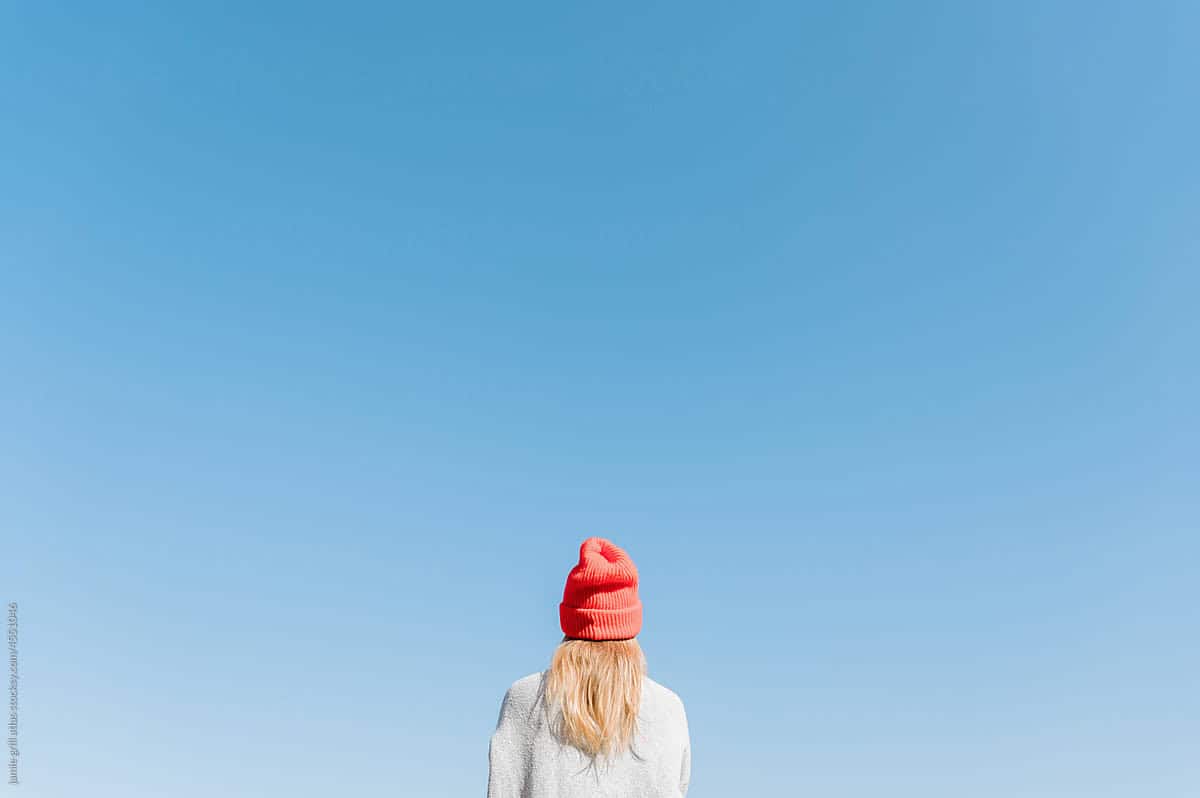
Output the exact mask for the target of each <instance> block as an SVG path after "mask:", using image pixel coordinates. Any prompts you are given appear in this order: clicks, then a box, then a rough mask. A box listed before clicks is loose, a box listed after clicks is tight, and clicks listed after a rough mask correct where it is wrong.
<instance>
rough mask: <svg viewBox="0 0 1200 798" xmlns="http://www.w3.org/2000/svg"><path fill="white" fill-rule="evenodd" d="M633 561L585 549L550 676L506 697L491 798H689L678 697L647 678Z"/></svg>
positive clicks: (494, 748)
mask: <svg viewBox="0 0 1200 798" xmlns="http://www.w3.org/2000/svg"><path fill="white" fill-rule="evenodd" d="M637 588H638V574H637V568H635V567H634V565H633V561H632V560H630V559H629V556H628V555H627V554H626V553H625V552H624V551H622V550H621V549H620V548H618V547H617V546H614V545H613V544H612V543H610V542H609V541H607V540H604V539H603V538H588V539H587V540H585V541H584V542H583V544H582V545H581V546H580V547H579V564H578V565H576V566H575V567H574V568H572V569H571V572H570V574H568V575H567V586H566V589H565V590H564V591H563V601H562V604H560V605H559V607H558V616H559V622H560V623H561V625H562V630H563V634H564V635H566V637H564V638H563V641H562V643H561V644H559V646H558V649H557V650H556V651H555V652H554V657H553V658H552V659H551V661H550V668H549V670H547V671H545V672H544V673H535V674H532V675H530V676H526V677H525V678H524V679H520V680H519V681H517V682H515V683H514V684H513V686H512V687H510V688H509V689H508V692H507V693H506V694H505V696H504V703H503V704H502V705H501V707H500V719H499V720H498V721H497V723H496V731H495V733H493V734H492V744H491V749H490V751H489V757H488V758H489V760H490V769H489V773H488V798H576V796H579V797H580V798H582V797H583V796H614V798H616V797H617V796H620V798H631V797H632V796H644V798H660V797H661V798H667V796H669V797H670V798H681V796H683V795H685V794H686V793H687V788H688V780H689V778H690V776H691V765H692V761H691V748H690V743H689V740H688V728H687V718H686V716H685V715H684V712H683V703H682V702H681V701H680V700H679V696H677V695H675V694H674V693H672V692H671V691H670V690H668V689H667V688H665V687H663V686H662V685H660V684H658V683H657V682H655V681H653V680H652V679H650V678H649V677H648V676H646V660H645V658H644V657H643V656H642V649H641V647H639V646H638V642H637V639H636V638H637V634H638V632H639V631H641V628H642V603H641V601H639V600H638V593H637Z"/></svg>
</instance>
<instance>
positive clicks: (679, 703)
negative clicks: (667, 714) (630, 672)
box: [643, 676, 686, 717]
mask: <svg viewBox="0 0 1200 798" xmlns="http://www.w3.org/2000/svg"><path fill="white" fill-rule="evenodd" d="M643 683H644V684H645V691H646V693H647V694H648V695H650V696H651V698H652V700H654V701H655V702H656V703H658V704H660V705H662V706H664V707H667V708H669V709H670V710H671V711H672V712H674V713H677V714H678V715H679V716H680V717H686V713H685V711H684V708H683V699H682V698H680V697H679V696H678V695H677V694H676V693H675V691H674V690H672V689H671V688H669V687H667V686H666V685H662V684H659V683H658V682H656V681H654V680H653V679H651V678H650V677H649V676H647V677H646V678H645V679H644V680H643Z"/></svg>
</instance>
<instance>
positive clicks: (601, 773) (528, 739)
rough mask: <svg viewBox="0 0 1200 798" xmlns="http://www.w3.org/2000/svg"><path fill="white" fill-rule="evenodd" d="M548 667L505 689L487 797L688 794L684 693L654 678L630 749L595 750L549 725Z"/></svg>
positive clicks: (658, 797) (646, 687)
mask: <svg viewBox="0 0 1200 798" xmlns="http://www.w3.org/2000/svg"><path fill="white" fill-rule="evenodd" d="M544 680H545V674H544V673H534V674H531V675H529V676H526V677H525V678H524V679H519V680H518V681H516V682H514V683H513V685H512V687H510V688H508V692H507V693H505V695H504V703H503V704H502V705H501V707H500V719H499V720H498V721H497V722H496V731H495V732H494V733H493V734H492V743H491V748H490V750H489V752H488V760H489V764H490V767H489V771H488V798H609V797H610V796H611V798H682V796H684V795H686V794H687V788H688V780H689V779H690V778H691V770H692V756H691V744H690V741H689V739H688V727H687V716H686V715H685V714H684V711H683V702H682V701H680V700H679V696H677V695H675V694H674V693H672V692H671V691H670V690H668V689H667V688H665V687H663V686H662V685H661V684H659V683H658V682H655V681H653V680H651V679H650V678H649V677H647V678H645V679H644V680H643V682H642V705H641V711H640V712H639V713H638V723H637V731H636V732H635V733H634V738H633V744H632V746H631V749H630V750H628V751H625V752H624V753H623V754H621V755H620V756H617V757H613V758H610V759H597V760H596V761H595V762H593V761H592V760H591V759H590V758H589V757H587V756H586V755H584V754H583V753H581V752H580V751H578V750H576V749H575V748H573V747H571V746H570V745H567V744H565V743H562V742H561V741H559V740H558V739H557V738H556V737H555V736H554V734H553V732H552V731H551V730H550V719H549V712H548V711H547V708H546V702H545V697H544V695H543V691H544V684H545V681H544Z"/></svg>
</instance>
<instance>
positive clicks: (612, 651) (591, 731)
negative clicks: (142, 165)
mask: <svg viewBox="0 0 1200 798" xmlns="http://www.w3.org/2000/svg"><path fill="white" fill-rule="evenodd" d="M645 673H646V660H645V658H644V657H643V656H642V648H641V646H639V645H638V642H637V640H604V641H594V640H570V639H568V640H564V641H563V642H562V643H561V644H560V645H559V647H558V649H557V650H555V652H554V658H553V659H552V660H551V662H550V672H549V674H548V675H547V677H546V698H547V701H548V704H549V706H550V708H551V711H552V713H553V714H552V718H553V723H554V724H555V727H554V730H555V733H556V734H558V736H559V737H560V738H561V739H562V740H563V741H564V742H566V743H569V744H571V745H573V746H575V747H576V748H578V749H579V750H580V751H582V752H583V753H585V754H587V755H588V756H590V757H598V756H599V757H603V756H613V755H616V754H619V753H621V752H622V751H624V750H625V749H626V748H628V747H629V744H630V742H631V741H632V739H633V733H634V729H635V728H636V726H637V717H638V710H639V708H640V707H641V703H642V678H643V677H644V676H645Z"/></svg>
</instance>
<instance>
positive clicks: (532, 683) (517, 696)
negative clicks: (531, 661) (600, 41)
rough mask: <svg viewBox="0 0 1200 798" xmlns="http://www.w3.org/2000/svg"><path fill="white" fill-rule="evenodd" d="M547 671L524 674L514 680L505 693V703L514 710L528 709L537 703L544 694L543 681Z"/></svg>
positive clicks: (509, 708)
mask: <svg viewBox="0 0 1200 798" xmlns="http://www.w3.org/2000/svg"><path fill="white" fill-rule="evenodd" d="M544 676H545V673H544V672H542V671H539V672H537V673H531V674H529V675H528V676H522V677H521V678H520V679H517V680H516V681H515V682H513V683H512V684H511V685H510V686H509V688H508V691H507V692H506V693H505V694H504V705H505V707H506V708H507V709H508V710H510V711H512V712H522V711H528V710H530V709H532V708H533V705H534V704H536V703H537V700H538V698H539V697H540V696H541V694H542V681H543V677H544Z"/></svg>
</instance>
